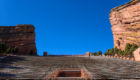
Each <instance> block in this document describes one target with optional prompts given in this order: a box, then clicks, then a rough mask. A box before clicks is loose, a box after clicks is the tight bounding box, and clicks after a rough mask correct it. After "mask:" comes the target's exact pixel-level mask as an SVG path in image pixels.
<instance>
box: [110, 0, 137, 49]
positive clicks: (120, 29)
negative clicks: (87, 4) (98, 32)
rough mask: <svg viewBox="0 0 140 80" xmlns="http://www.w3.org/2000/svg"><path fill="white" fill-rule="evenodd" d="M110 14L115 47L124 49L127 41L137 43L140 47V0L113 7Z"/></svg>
mask: <svg viewBox="0 0 140 80" xmlns="http://www.w3.org/2000/svg"><path fill="white" fill-rule="evenodd" d="M109 16H110V18H109V19H110V23H111V25H112V27H111V29H112V33H113V38H114V47H115V46H117V47H118V48H119V49H122V50H124V49H125V45H126V43H135V44H137V45H138V46H139V47H140V0H131V1H130V2H128V3H126V4H124V5H121V6H119V7H116V8H113V9H112V10H111V11H110V15H109Z"/></svg>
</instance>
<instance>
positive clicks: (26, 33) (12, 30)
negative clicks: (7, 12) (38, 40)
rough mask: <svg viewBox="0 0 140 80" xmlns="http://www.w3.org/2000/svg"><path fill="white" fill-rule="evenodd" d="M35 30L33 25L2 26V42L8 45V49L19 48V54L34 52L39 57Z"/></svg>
mask: <svg viewBox="0 0 140 80" xmlns="http://www.w3.org/2000/svg"><path fill="white" fill-rule="evenodd" d="M34 30H35V27H34V26H33V25H16V26H0V41H1V42H4V43H6V46H7V48H8V47H11V48H14V46H18V48H19V53H18V54H24V55H25V54H29V53H30V51H31V50H33V52H34V54H35V55H37V50H36V44H35V32H34Z"/></svg>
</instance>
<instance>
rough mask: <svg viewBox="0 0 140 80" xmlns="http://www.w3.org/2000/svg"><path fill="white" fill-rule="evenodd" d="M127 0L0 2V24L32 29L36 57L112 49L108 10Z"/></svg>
mask: <svg viewBox="0 0 140 80" xmlns="http://www.w3.org/2000/svg"><path fill="white" fill-rule="evenodd" d="M128 1H130V0H0V25H1V26H14V25H17V24H32V25H34V26H35V32H36V39H35V43H36V47H37V52H38V55H43V52H44V51H47V52H48V54H54V55H61V54H62V55H64V54H68V55H70V54H72V55H74V54H85V52H87V51H89V52H98V51H99V50H101V51H102V52H103V53H104V52H105V51H106V50H107V49H110V48H113V46H114V43H113V34H112V31H111V24H110V21H109V13H110V10H111V9H112V8H114V7H116V6H119V5H122V4H125V3H127V2H128Z"/></svg>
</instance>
